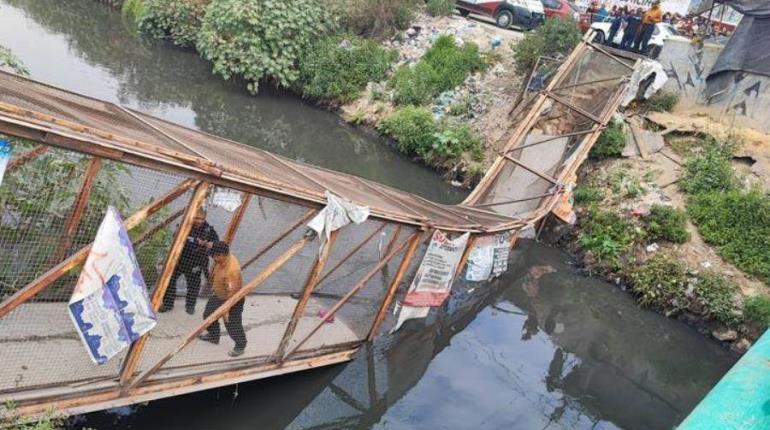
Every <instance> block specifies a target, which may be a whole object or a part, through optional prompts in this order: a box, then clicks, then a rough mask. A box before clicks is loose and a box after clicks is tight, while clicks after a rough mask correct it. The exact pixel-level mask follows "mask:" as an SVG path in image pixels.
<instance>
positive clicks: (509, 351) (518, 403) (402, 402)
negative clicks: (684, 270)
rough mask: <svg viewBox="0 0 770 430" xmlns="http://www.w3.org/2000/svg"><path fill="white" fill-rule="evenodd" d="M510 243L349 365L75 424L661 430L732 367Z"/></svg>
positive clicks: (709, 348) (555, 261)
mask: <svg viewBox="0 0 770 430" xmlns="http://www.w3.org/2000/svg"><path fill="white" fill-rule="evenodd" d="M735 359H736V357H734V356H733V355H732V354H731V353H729V352H727V351H725V350H723V349H722V348H720V347H719V346H718V345H716V344H714V343H712V342H710V341H708V340H707V339H704V338H702V337H701V336H700V335H698V334H697V333H695V332H694V331H693V330H691V329H689V328H687V327H685V326H683V325H682V324H680V323H678V322H676V321H672V320H669V319H666V318H663V317H661V316H659V315H657V314H654V313H652V312H647V311H644V310H641V309H639V308H638V307H637V306H636V304H635V303H634V301H633V300H632V299H631V298H630V297H629V296H628V294H626V293H624V292H622V291H620V290H618V289H616V288H613V287H612V286H610V285H608V284H606V283H603V282H600V281H596V280H592V279H589V278H585V277H582V276H579V275H577V274H576V273H575V271H574V270H573V268H572V267H570V266H569V265H568V264H567V257H566V256H565V254H563V253H562V252H561V251H559V250H555V249H552V248H547V247H545V246H542V245H538V244H534V243H529V242H523V243H522V244H521V245H520V246H519V248H518V249H517V250H516V251H515V252H514V253H513V254H512V262H511V267H510V271H509V273H508V274H507V275H506V276H504V277H503V278H500V279H498V280H496V281H494V282H492V283H489V284H472V285H471V284H461V285H459V286H456V287H455V289H454V293H453V297H452V298H451V300H450V303H449V304H448V305H447V306H445V307H444V308H443V309H442V310H441V311H440V312H438V314H437V315H432V316H431V317H429V319H427V320H426V321H415V322H409V323H407V324H406V325H405V327H404V328H403V329H402V330H401V331H399V332H398V333H396V334H395V335H393V336H386V337H383V338H380V339H379V340H378V341H377V342H376V343H375V345H373V346H371V347H369V348H364V349H362V350H361V352H360V353H359V354H358V355H357V357H356V358H355V360H353V361H352V362H350V363H347V364H343V365H338V366H334V367H331V368H324V369H318V370H314V371H309V372H304V373H299V374H293V375H288V376H284V377H278V378H273V379H269V380H265V381H256V382H253V383H248V384H241V385H240V386H239V387H237V388H233V387H228V388H222V389H219V390H211V391H208V392H203V393H197V394H191V395H188V396H183V397H178V398H173V399H167V400H160V401H156V402H152V403H150V404H148V405H145V406H138V407H134V408H124V409H121V410H118V411H112V412H107V413H98V414H91V415H87V416H84V417H80V419H79V420H78V421H77V423H76V424H77V426H86V427H94V428H98V429H101V428H108V427H115V428H136V429H143V428H167V429H177V428H178V429H190V430H194V429H210V428H227V429H240V428H244V429H245V428H255V426H258V427H259V428H265V429H283V428H288V429H343V428H344V429H351V428H354V429H368V428H378V429H401V428H448V429H467V428H485V429H486V428H506V429H510V428H521V429H543V428H553V429H573V428H578V429H582V428H594V429H596V428H600V429H609V428H627V429H670V428H672V427H673V426H674V425H676V424H677V423H678V422H679V421H681V419H683V418H684V416H685V415H686V414H687V413H688V412H689V411H690V410H691V409H692V407H694V406H695V404H696V403H697V402H698V401H699V400H700V399H701V398H702V397H703V396H704V395H705V394H706V392H707V391H708V390H709V389H710V387H711V386H712V385H713V384H714V383H715V382H716V381H717V380H718V379H719V377H720V376H721V375H722V374H723V373H724V372H726V371H727V369H728V368H729V366H731V365H732V363H733V362H734V361H735Z"/></svg>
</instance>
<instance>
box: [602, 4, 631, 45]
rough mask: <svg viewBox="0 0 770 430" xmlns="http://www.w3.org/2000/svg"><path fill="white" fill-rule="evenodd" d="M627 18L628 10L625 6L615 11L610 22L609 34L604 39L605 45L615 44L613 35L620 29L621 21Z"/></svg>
mask: <svg viewBox="0 0 770 430" xmlns="http://www.w3.org/2000/svg"><path fill="white" fill-rule="evenodd" d="M627 19H628V11H627V10H626V7H625V6H623V7H621V8H620V9H618V10H616V11H615V15H614V16H613V17H612V24H610V36H609V38H608V39H607V40H605V41H604V43H605V44H606V45H607V46H614V45H615V42H614V40H615V36H616V35H617V34H618V30H620V26H621V25H623V22H624V21H626V20H627Z"/></svg>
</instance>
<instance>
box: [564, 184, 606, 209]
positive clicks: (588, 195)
mask: <svg viewBox="0 0 770 430" xmlns="http://www.w3.org/2000/svg"><path fill="white" fill-rule="evenodd" d="M572 196H573V198H574V199H575V204H576V205H578V206H587V205H590V204H592V203H599V202H601V201H602V200H604V197H605V194H604V190H602V189H601V188H597V187H592V186H590V185H578V186H577V187H575V191H574V192H573V194H572Z"/></svg>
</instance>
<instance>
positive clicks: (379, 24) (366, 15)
mask: <svg viewBox="0 0 770 430" xmlns="http://www.w3.org/2000/svg"><path fill="white" fill-rule="evenodd" d="M417 5H418V2H416V1H414V0H331V1H330V2H329V4H328V7H329V9H330V10H331V11H332V13H333V14H334V15H335V16H336V17H338V19H339V22H340V24H341V26H342V28H343V29H345V30H346V31H348V32H351V33H354V34H358V35H362V36H369V37H380V36H389V35H391V34H393V33H394V32H395V31H396V30H405V29H407V28H409V25H410V24H411V23H412V20H413V19H414V14H415V11H416V9H417Z"/></svg>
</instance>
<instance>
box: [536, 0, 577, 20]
mask: <svg viewBox="0 0 770 430" xmlns="http://www.w3.org/2000/svg"><path fill="white" fill-rule="evenodd" d="M542 2H543V11H544V12H545V17H546V18H553V17H558V18H569V19H572V20H574V21H575V22H580V15H581V14H582V12H581V11H580V9H579V8H578V7H577V6H576V5H575V4H574V3H572V2H569V1H567V0H542Z"/></svg>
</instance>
